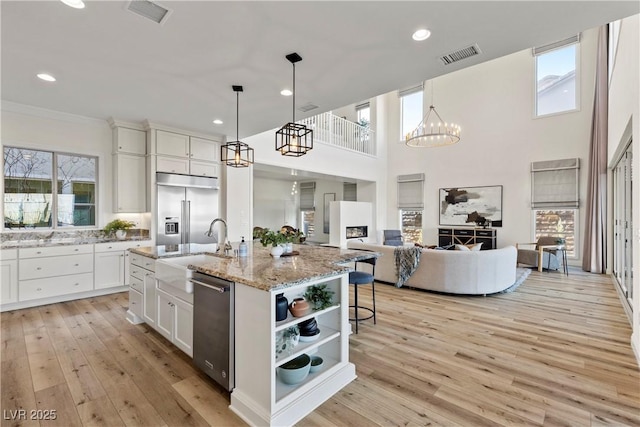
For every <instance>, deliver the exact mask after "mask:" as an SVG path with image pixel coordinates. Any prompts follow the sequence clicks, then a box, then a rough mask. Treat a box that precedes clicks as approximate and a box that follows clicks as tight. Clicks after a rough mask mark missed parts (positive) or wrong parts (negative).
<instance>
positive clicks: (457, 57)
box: [440, 44, 482, 65]
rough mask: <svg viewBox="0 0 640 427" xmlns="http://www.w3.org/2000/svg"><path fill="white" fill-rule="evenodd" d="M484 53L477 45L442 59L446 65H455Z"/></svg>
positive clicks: (459, 50)
mask: <svg viewBox="0 0 640 427" xmlns="http://www.w3.org/2000/svg"><path fill="white" fill-rule="evenodd" d="M481 53H482V51H481V50H480V48H479V47H478V45H477V44H473V45H471V46H467V47H464V48H462V49H458V50H456V51H455V52H451V53H448V54H446V55H443V56H441V57H440V59H441V60H442V62H444V65H449V64H453V63H454V62H458V61H462V60H463V59H466V58H469V57H472V56H475V55H479V54H481Z"/></svg>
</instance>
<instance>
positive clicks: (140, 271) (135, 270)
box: [129, 265, 149, 281]
mask: <svg viewBox="0 0 640 427" xmlns="http://www.w3.org/2000/svg"><path fill="white" fill-rule="evenodd" d="M146 273H149V271H147V270H145V269H144V268H142V267H139V266H137V265H132V266H131V267H130V268H129V275H130V276H131V278H134V279H138V280H141V281H142V280H144V275H145V274H146Z"/></svg>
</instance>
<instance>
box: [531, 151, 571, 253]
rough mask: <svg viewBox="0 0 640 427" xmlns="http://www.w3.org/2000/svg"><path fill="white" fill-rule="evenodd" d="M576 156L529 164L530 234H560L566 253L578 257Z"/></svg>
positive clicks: (537, 236)
mask: <svg viewBox="0 0 640 427" xmlns="http://www.w3.org/2000/svg"><path fill="white" fill-rule="evenodd" d="M579 168H580V159H577V158H575V159H561V160H549V161H542V162H533V163H532V164H531V207H532V208H533V213H534V236H535V240H537V239H538V238H539V237H540V236H555V237H563V238H564V239H565V242H566V249H567V256H568V257H571V258H577V257H578V247H577V241H576V239H577V230H578V224H577V221H578V206H579V192H578V178H579Z"/></svg>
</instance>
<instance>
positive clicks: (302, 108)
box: [298, 102, 318, 113]
mask: <svg viewBox="0 0 640 427" xmlns="http://www.w3.org/2000/svg"><path fill="white" fill-rule="evenodd" d="M316 108H318V106H317V105H313V104H312V103H310V102H309V103H307V104H304V105H301V106H299V107H298V110H300V111H302V112H303V113H306V112H307V111H311V110H315V109H316Z"/></svg>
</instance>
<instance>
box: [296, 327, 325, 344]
mask: <svg viewBox="0 0 640 427" xmlns="http://www.w3.org/2000/svg"><path fill="white" fill-rule="evenodd" d="M318 338H320V329H316V330H315V332H313V333H312V334H310V335H302V334H300V338H299V340H300V342H311V341H315V340H317V339H318Z"/></svg>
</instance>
